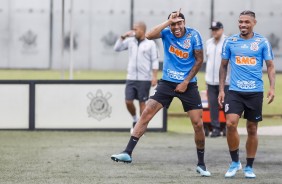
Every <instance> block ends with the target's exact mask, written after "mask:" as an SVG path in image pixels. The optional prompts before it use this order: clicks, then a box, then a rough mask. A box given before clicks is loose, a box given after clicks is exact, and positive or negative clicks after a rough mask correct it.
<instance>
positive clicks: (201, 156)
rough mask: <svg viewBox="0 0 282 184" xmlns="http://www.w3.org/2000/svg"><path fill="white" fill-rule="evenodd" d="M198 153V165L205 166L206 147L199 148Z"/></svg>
mask: <svg viewBox="0 0 282 184" xmlns="http://www.w3.org/2000/svg"><path fill="white" fill-rule="evenodd" d="M197 155H198V165H202V166H205V161H204V158H205V149H198V148H197Z"/></svg>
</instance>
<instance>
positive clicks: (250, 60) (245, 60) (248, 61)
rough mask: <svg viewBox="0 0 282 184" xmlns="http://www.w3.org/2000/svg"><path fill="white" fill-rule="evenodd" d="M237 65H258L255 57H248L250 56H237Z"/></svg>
mask: <svg viewBox="0 0 282 184" xmlns="http://www.w3.org/2000/svg"><path fill="white" fill-rule="evenodd" d="M235 59H236V61H235V62H236V65H249V66H255V65H256V64H257V60H256V58H255V57H248V56H236V57H235Z"/></svg>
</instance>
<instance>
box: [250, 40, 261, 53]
mask: <svg viewBox="0 0 282 184" xmlns="http://www.w3.org/2000/svg"><path fill="white" fill-rule="evenodd" d="M258 45H259V43H258V42H253V43H251V48H250V49H251V50H252V51H258V50H259V46H258Z"/></svg>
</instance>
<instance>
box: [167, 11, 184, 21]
mask: <svg viewBox="0 0 282 184" xmlns="http://www.w3.org/2000/svg"><path fill="white" fill-rule="evenodd" d="M180 11H181V8H180V9H179V10H178V11H177V12H175V13H171V14H170V17H169V21H170V22H171V23H176V22H180V21H183V20H184V19H182V18H181V17H179V13H180Z"/></svg>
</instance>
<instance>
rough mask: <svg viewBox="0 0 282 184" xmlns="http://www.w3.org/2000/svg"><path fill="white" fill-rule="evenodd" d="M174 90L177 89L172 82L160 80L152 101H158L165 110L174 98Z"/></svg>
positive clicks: (151, 97)
mask: <svg viewBox="0 0 282 184" xmlns="http://www.w3.org/2000/svg"><path fill="white" fill-rule="evenodd" d="M174 89H175V87H174V86H173V85H172V84H171V83H170V82H167V81H163V80H160V81H159V83H158V86H157V88H156V89H155V93H154V94H153V95H152V96H150V99H153V100H155V101H157V102H158V103H160V104H162V106H163V107H165V108H169V106H170V104H171V101H172V99H173V98H174Z"/></svg>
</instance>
